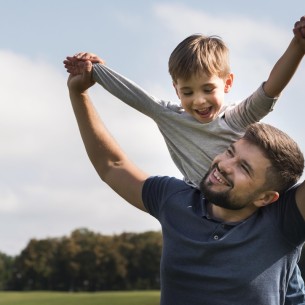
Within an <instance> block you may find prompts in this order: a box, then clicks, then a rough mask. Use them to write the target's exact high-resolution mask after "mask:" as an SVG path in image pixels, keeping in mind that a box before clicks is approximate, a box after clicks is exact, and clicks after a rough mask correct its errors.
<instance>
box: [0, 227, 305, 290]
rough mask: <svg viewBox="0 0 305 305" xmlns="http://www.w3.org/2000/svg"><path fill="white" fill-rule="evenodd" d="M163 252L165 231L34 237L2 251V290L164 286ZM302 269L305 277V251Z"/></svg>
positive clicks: (79, 232) (82, 232)
mask: <svg viewBox="0 0 305 305" xmlns="http://www.w3.org/2000/svg"><path fill="white" fill-rule="evenodd" d="M161 251H162V234H161V232H160V231H157V232H155V231H148V232H144V233H122V234H120V235H111V236H110V235H102V234H99V233H94V232H92V231H90V230H88V229H77V230H75V231H73V232H72V233H71V234H70V236H68V237H61V238H47V239H41V240H37V239H31V240H30V241H29V243H28V244H27V246H26V248H25V249H24V250H22V251H21V253H20V254H19V255H17V256H15V257H12V256H8V255H6V254H4V253H0V290H15V291H27V290H54V291H55V290H57V291H103V290H133V289H159V288H160V282H159V270H160V257H161ZM303 252H304V251H303ZM299 267H300V269H301V273H302V276H303V278H305V254H304V255H303V254H302V255H301V259H300V262H299Z"/></svg>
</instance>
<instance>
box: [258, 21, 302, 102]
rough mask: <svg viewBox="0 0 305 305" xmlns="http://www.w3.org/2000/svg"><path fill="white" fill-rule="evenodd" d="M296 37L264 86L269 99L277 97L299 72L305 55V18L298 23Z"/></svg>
mask: <svg viewBox="0 0 305 305" xmlns="http://www.w3.org/2000/svg"><path fill="white" fill-rule="evenodd" d="M293 32H294V37H293V39H292V41H291V42H290V44H289V46H288V48H287V50H286V51H285V53H284V54H283V55H282V57H281V58H280V59H279V60H278V61H277V63H276V64H275V66H274V67H273V69H272V71H271V73H270V75H269V78H268V80H267V81H266V82H265V84H264V91H265V93H266V95H267V96H269V97H276V96H279V94H280V93H281V92H282V90H283V89H284V88H285V87H286V85H287V84H288V83H289V81H290V79H291V78H292V77H293V75H294V73H295V71H296V70H297V68H298V66H299V64H300V62H301V60H302V58H303V56H304V53H305V17H304V16H303V17H302V18H301V19H300V21H298V22H296V24H295V26H294V29H293Z"/></svg>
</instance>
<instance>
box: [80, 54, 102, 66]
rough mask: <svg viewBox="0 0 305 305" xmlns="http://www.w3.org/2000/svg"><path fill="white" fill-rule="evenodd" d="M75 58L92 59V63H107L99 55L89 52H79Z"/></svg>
mask: <svg viewBox="0 0 305 305" xmlns="http://www.w3.org/2000/svg"><path fill="white" fill-rule="evenodd" d="M74 59H78V60H82V61H86V60H90V61H91V62H92V63H100V64H105V61H104V60H103V59H101V58H99V57H98V56H97V55H95V54H93V53H88V52H79V53H76V54H75V55H74Z"/></svg>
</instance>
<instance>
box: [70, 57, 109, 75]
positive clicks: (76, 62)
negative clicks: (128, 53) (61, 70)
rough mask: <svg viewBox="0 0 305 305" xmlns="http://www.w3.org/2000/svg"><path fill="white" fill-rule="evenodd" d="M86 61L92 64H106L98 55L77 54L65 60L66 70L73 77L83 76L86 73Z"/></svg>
mask: <svg viewBox="0 0 305 305" xmlns="http://www.w3.org/2000/svg"><path fill="white" fill-rule="evenodd" d="M86 61H90V62H91V63H100V64H103V65H104V64H105V61H104V60H102V59H101V58H99V57H98V56H97V55H95V54H93V53H85V52H81V53H77V54H75V55H74V56H67V57H66V60H64V65H65V68H66V69H67V72H68V73H70V74H72V75H78V74H82V73H83V71H84V64H85V62H86Z"/></svg>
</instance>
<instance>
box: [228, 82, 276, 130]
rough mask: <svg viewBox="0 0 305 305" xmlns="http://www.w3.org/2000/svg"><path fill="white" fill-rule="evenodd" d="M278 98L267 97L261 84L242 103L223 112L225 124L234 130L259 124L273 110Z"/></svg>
mask: <svg viewBox="0 0 305 305" xmlns="http://www.w3.org/2000/svg"><path fill="white" fill-rule="evenodd" d="M277 100H278V97H274V98H271V97H268V96H267V95H266V94H265V92H264V89H263V84H262V85H261V86H260V87H259V88H258V89H257V90H256V91H255V92H254V93H253V94H251V95H250V96H249V97H248V98H246V99H245V100H243V101H242V102H240V103H238V104H236V105H234V106H231V107H228V109H227V110H226V111H225V120H226V122H227V124H228V125H229V126H230V127H231V128H233V129H235V130H243V129H245V128H246V127H247V126H248V125H250V124H253V123H256V122H259V121H260V120H261V119H262V118H264V117H265V116H266V115H267V114H268V113H269V112H271V111H272V110H273V108H274V105H275V103H276V101H277Z"/></svg>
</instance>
